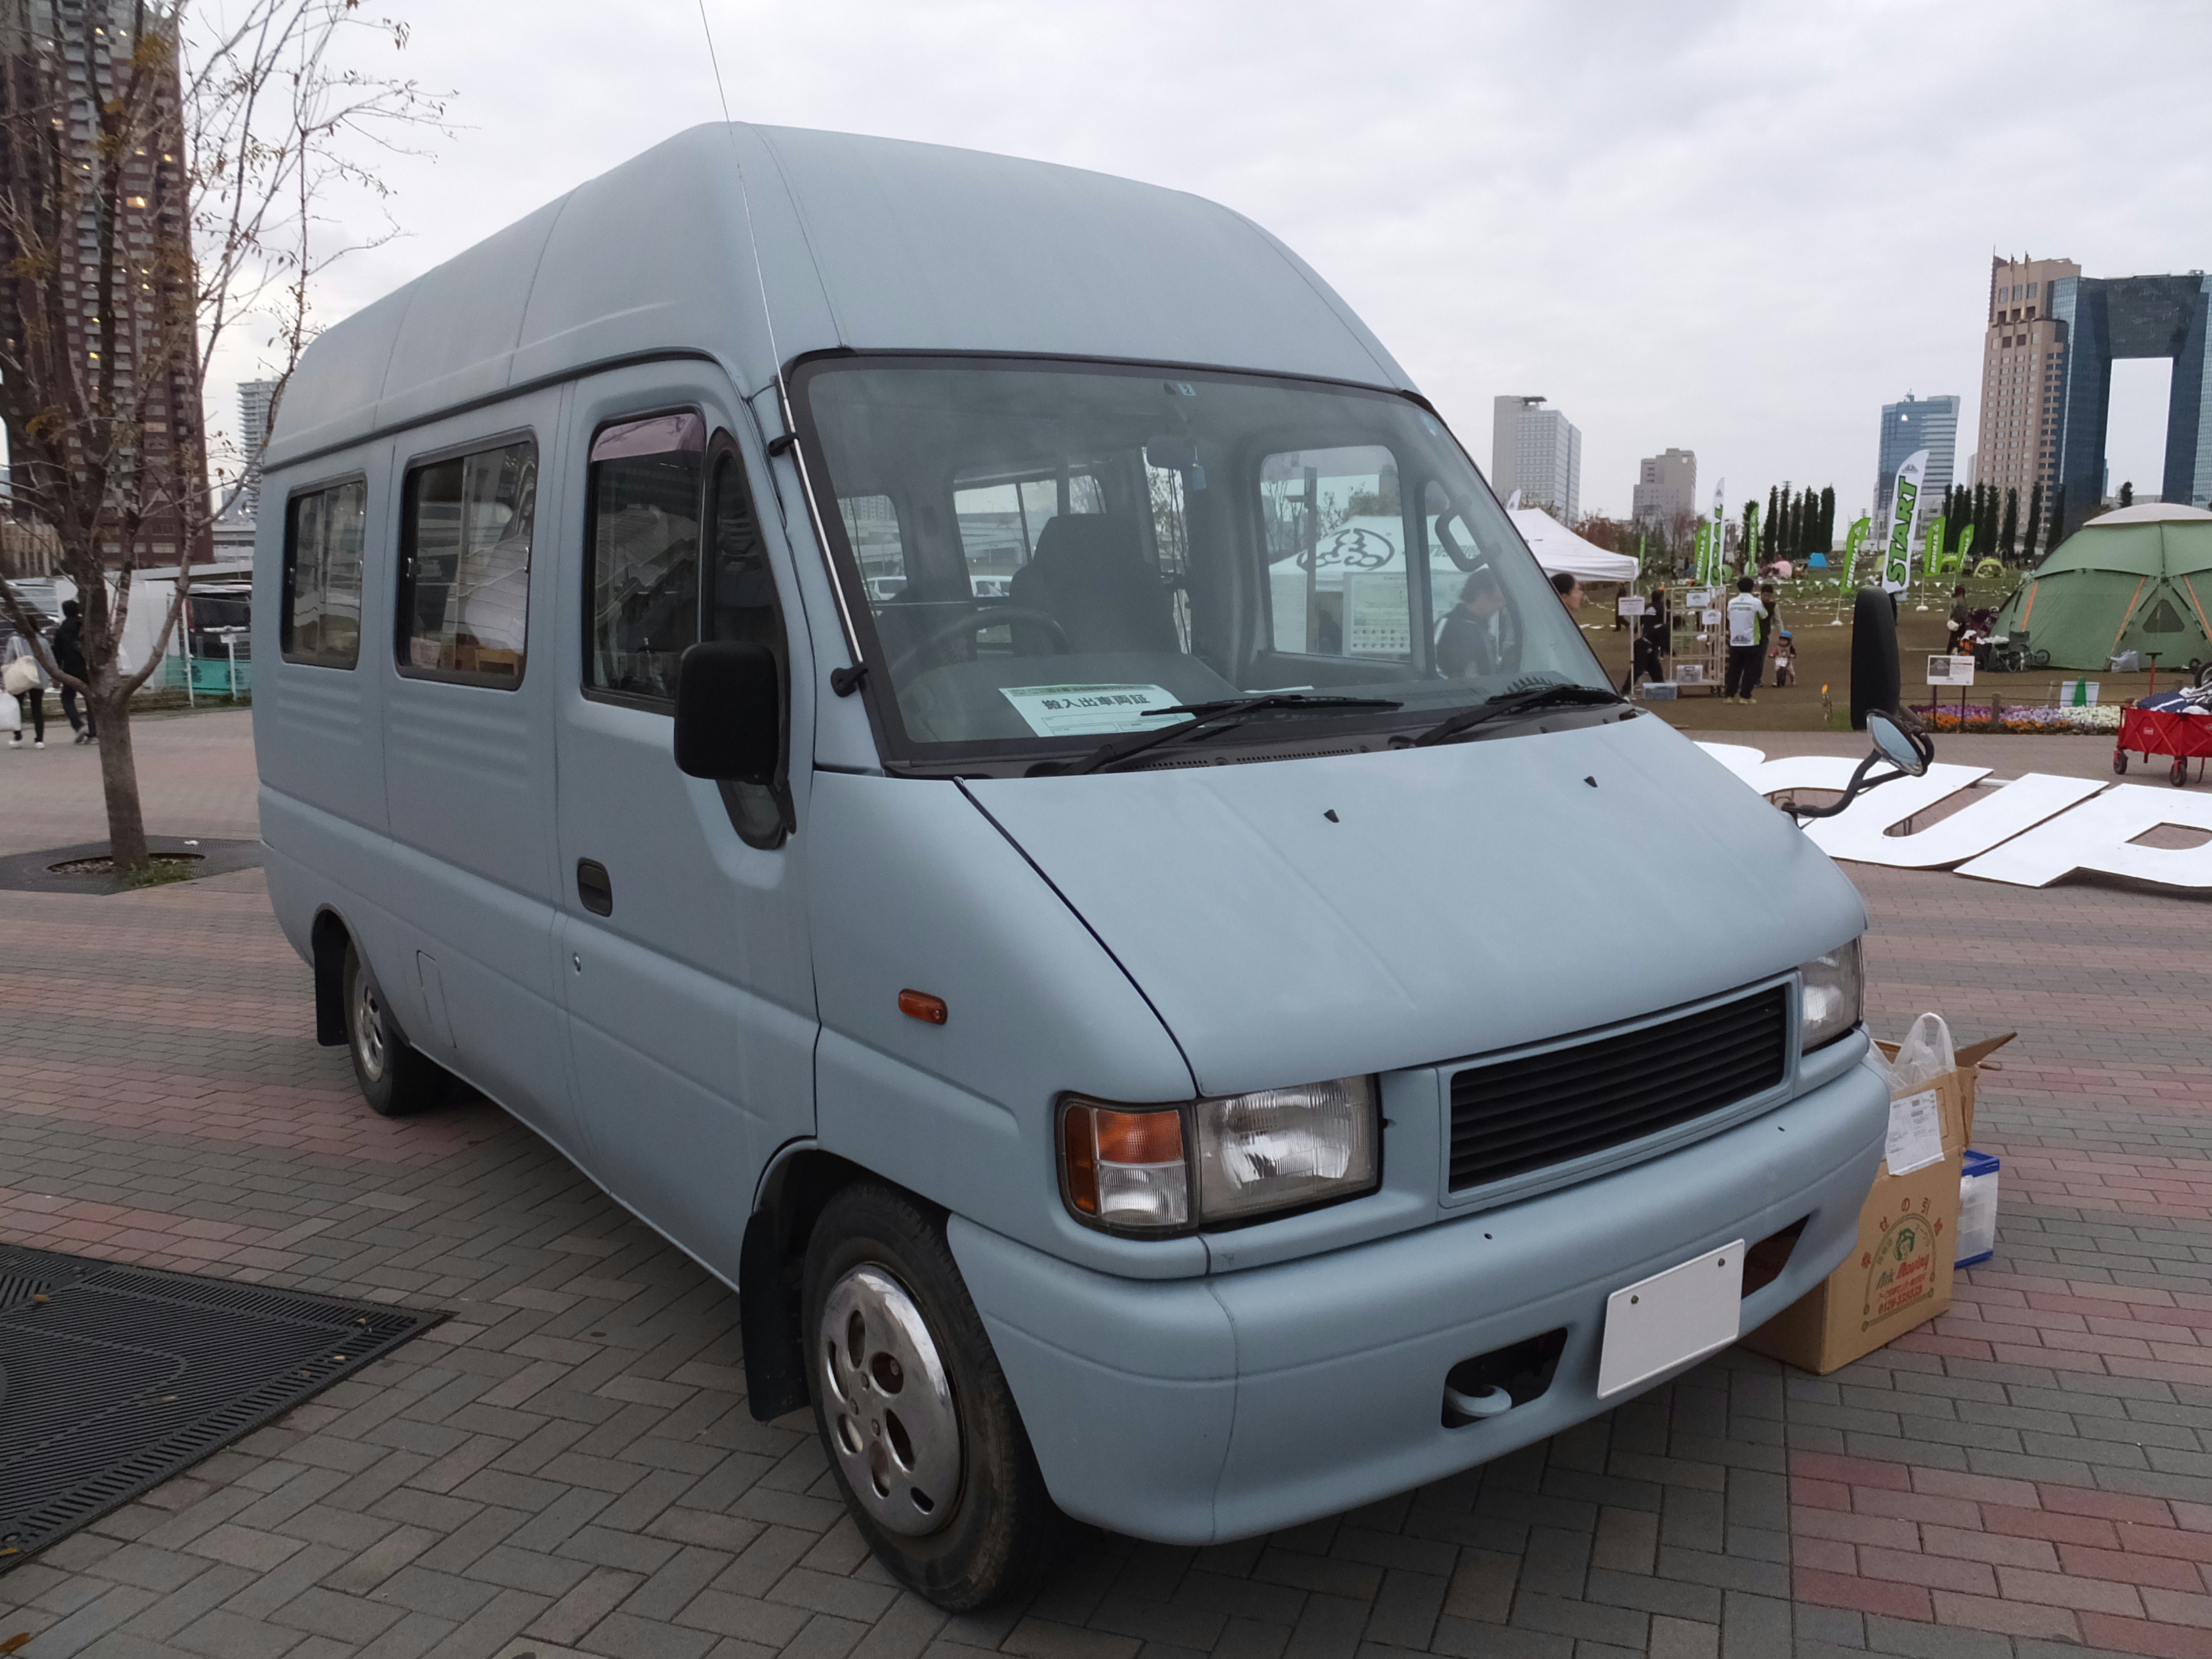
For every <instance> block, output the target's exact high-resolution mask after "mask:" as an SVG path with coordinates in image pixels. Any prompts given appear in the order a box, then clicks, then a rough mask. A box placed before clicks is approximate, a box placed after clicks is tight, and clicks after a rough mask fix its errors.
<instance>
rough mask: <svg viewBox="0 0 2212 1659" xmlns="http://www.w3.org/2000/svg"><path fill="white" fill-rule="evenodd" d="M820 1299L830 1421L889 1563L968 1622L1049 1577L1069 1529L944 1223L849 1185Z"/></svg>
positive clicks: (815, 1286) (820, 1374)
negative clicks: (974, 1612)
mask: <svg viewBox="0 0 2212 1659" xmlns="http://www.w3.org/2000/svg"><path fill="white" fill-rule="evenodd" d="M804 1305H805V1315H804V1318H803V1322H802V1323H801V1327H800V1328H801V1330H802V1331H803V1332H804V1333H805V1340H806V1342H807V1345H808V1354H809V1358H808V1361H807V1366H806V1373H807V1391H808V1393H809V1395H811V1398H812V1400H813V1402H814V1418H815V1422H816V1425H817V1427H818V1428H819V1430H820V1431H821V1435H822V1444H823V1449H824V1450H825V1451H826V1452H828V1454H829V1464H830V1467H831V1468H833V1469H834V1470H836V1475H837V1484H838V1485H839V1486H841V1487H842V1489H843V1491H844V1494H845V1503H846V1505H847V1507H848V1508H849V1509H850V1510H852V1513H853V1518H854V1522H855V1523H856V1524H857V1525H858V1526H859V1528H860V1534H861V1535H862V1536H863V1537H865V1538H866V1540H867V1541H868V1543H869V1546H870V1547H872V1549H873V1550H874V1551H875V1553H876V1556H877V1559H879V1560H880V1561H882V1562H883V1564H884V1565H885V1566H886V1567H888V1568H890V1571H891V1572H892V1573H893V1574H894V1575H896V1577H898V1578H899V1579H900V1581H901V1582H902V1583H906V1584H908V1585H910V1586H912V1587H913V1588H914V1589H916V1590H919V1591H920V1592H921V1594H922V1595H926V1596H927V1597H928V1598H929V1599H930V1600H931V1601H934V1602H935V1603H937V1605H938V1606H939V1607H944V1608H946V1609H947V1610H949V1611H951V1612H955V1613H960V1612H965V1611H968V1610H969V1609H971V1608H975V1607H984V1606H987V1605H988V1604H989V1603H991V1602H993V1601H1000V1600H1002V1599H1004V1598H1005V1597H1006V1596H1008V1595H1012V1594H1013V1593H1014V1592H1016V1591H1018V1590H1019V1589H1023V1588H1024V1587H1025V1586H1027V1585H1028V1584H1030V1583H1034V1582H1035V1581H1036V1578H1037V1577H1039V1576H1040V1575H1042V1572H1043V1571H1044V1570H1045V1568H1046V1567H1047V1566H1048V1565H1050V1564H1051V1561H1052V1559H1053V1557H1054V1554H1056V1553H1057V1552H1058V1548H1059V1546H1060V1540H1061V1538H1062V1537H1063V1536H1064V1534H1065V1533H1066V1528H1067V1522H1066V1518H1065V1517H1064V1516H1061V1515H1060V1511H1059V1510H1058V1509H1057V1508H1056V1507H1055V1506H1054V1504H1053V1501H1052V1498H1051V1497H1050V1496H1049V1495H1048V1493H1047V1492H1046V1491H1045V1486H1044V1477H1043V1475H1042V1474H1041V1473H1040V1472H1039V1470H1038V1468H1037V1463H1036V1455H1035V1454H1034V1453H1033V1452H1032V1451H1031V1450H1030V1441H1029V1435H1028V1433H1027V1432H1026V1431H1024V1429H1023V1427H1022V1420H1021V1415H1020V1413H1019V1412H1018V1410H1017V1409H1016V1407H1015V1405H1014V1398H1013V1395H1012V1391H1011V1390H1010V1389H1008V1388H1007V1386H1006V1376H1005V1374H1004V1373H1003V1372H1001V1371H1000V1369H999V1361H998V1357H997V1355H996V1354H994V1352H992V1350H991V1343H990V1339H989V1338H988V1336H987V1335H986V1334H985V1333H984V1330H983V1322H982V1320H981V1317H980V1316H978V1315H977V1313H976V1311H975V1303H974V1302H973V1301H972V1300H970V1299H969V1295H968V1287H967V1286H966V1285H965V1284H963V1282H962V1280H961V1278H960V1272H959V1269H958V1267H957V1266H956V1265H955V1264H954V1262H953V1260H952V1252H951V1249H950V1248H949V1247H948V1246H947V1245H946V1243H945V1231H944V1228H943V1227H942V1226H941V1225H939V1223H938V1222H937V1221H936V1219H935V1218H933V1217H932V1216H931V1215H929V1214H928V1213H927V1212H925V1211H924V1210H923V1209H922V1208H921V1206H920V1205H918V1204H916V1203H915V1201H914V1200H911V1199H909V1198H908V1197H906V1196H905V1195H903V1194H899V1193H896V1192H893V1191H891V1190H890V1188H885V1187H881V1186H878V1185H876V1184H874V1183H873V1182H862V1183H860V1185H857V1186H853V1187H848V1188H845V1189H844V1190H843V1191H842V1192H840V1193H839V1194H837V1195H836V1197H834V1198H832V1199H831V1200H829V1204H828V1205H827V1206H825V1207H824V1208H823V1212H822V1216H821V1218H820V1219H819V1220H818V1221H817V1222H816V1224H815V1227H814V1232H813V1236H812V1237H811V1240H810V1241H809V1243H808V1245H807V1250H806V1275H805V1304H804Z"/></svg>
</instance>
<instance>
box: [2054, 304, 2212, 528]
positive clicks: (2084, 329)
mask: <svg viewBox="0 0 2212 1659" xmlns="http://www.w3.org/2000/svg"><path fill="white" fill-rule="evenodd" d="M2070 269H2071V267H2069V270H2070ZM2051 289H2053V290H2055V291H2054V292H2052V294H2051V299H2050V308H2051V316H2052V317H2053V318H2054V319H2056V320H2057V331H2058V339H2059V340H2060V342H2061V343H2063V347H2064V349H2063V353H2061V354H2060V355H2059V356H2057V359H2056V360H2055V361H2054V362H2051V363H2050V364H2049V366H2048V367H2049V372H2050V373H2051V374H2052V375H2053V376H2054V377H2055V382H2056V383H2055V384H2053V385H2050V386H2049V387H2048V390H2047V392H2046V394H2045V402H2046V404H2049V405H2055V410H2054V411H2053V412H2055V414H2056V416H2057V432H2056V434H2055V435H2054V436H2055V439H2056V442H2055V444H2054V446H2053V459H2054V460H2055V462H2056V470H2057V488H2058V489H2060V490H2063V494H2064V497H2065V503H2066V524H2065V526H2064V528H2065V529H2066V530H2072V529H2075V528H2078V527H2079V526H2080V525H2081V521H2082V520H2084V519H2086V518H2089V517H2091V516H2092V515H2093V514H2094V513H2096V511H2097V508H2098V504H2099V503H2100V501H2102V500H2103V499H2104V498H2105V496H2106V491H2107V489H2108V488H2109V486H2110V484H2111V478H2110V476H2109V474H2110V469H2109V466H2108V465H2107V462H2106V455H2105V434H2106V422H2107V421H2108V420H2109V419H2110V417H2111V413H2112V364H2113V362H2115V361H2116V360H2118V359H2120V358H2123V357H2165V358H2167V359H2170V360H2171V361H2172V364H2173V379H2172V386H2171V389H2170V390H2169V391H2168V392H2167V394H2166V467H2165V471H2164V474H2163V476H2162V477H2160V480H2159V483H2158V485H2157V491H2158V499H2159V500H2160V501H2173V502H2177V503H2181V504H2185V505H2186V506H2190V507H2212V276H2206V275H2205V273H2204V272H2203V271H2201V270H2192V271H2189V272H2186V273H2185V274H2184V275H2181V276H2070V275H2069V276H2062V277H2060V278H2059V279H2058V280H2057V282H2056V283H2052V284H2051ZM2046 418H2047V417H2046ZM2135 483H2136V500H2137V501H2142V500H2145V499H2147V498H2148V497H2149V495H2150V494H2151V486H2150V483H2149V481H2148V479H2142V478H2138V479H2136V480H2135ZM2044 494H2045V497H2046V503H2045V505H2046V508H2047V507H2048V500H2047V498H2048V497H2049V496H2050V495H2051V494H2052V485H2051V483H2050V482H2049V481H2048V480H2047V479H2046V481H2045V487H2044ZM2024 500H2025V497H2023V501H2024ZM2023 510H2025V508H2024V507H2023ZM2059 533H2061V534H2063V531H2062V532H2059ZM2057 539H2058V537H2057V535H2056V534H2054V535H2053V536H2052V537H2051V541H2052V542H2054V543H2055V542H2056V541H2057Z"/></svg>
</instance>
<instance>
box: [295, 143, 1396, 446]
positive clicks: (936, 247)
mask: <svg viewBox="0 0 2212 1659" xmlns="http://www.w3.org/2000/svg"><path fill="white" fill-rule="evenodd" d="M741 177H742V184H741V182H740V180H741ZM756 250H757V253H758V259H757V263H756V259H755V251H756ZM839 347H846V348H851V349H857V350H929V351H998V352H1024V353H1036V354H1039V355H1044V356H1079V357H1104V358H1123V359H1134V360H1137V361H1140V362H1163V363H1180V364H1188V365H1191V366H1194V367H1199V366H1211V367H1216V368H1243V369H1254V370H1259V371H1262V372H1270V373H1277V374H1306V375H1315V376H1319V377H1322V378H1325V379H1329V380H1349V381H1353V382H1358V383H1360V384H1364V385H1369V386H1395V387H1403V388H1406V389H1407V390H1411V389H1413V382H1412V381H1411V380H1409V379H1408V378H1407V374H1406V373H1405V371H1404V370H1403V369H1402V368H1400V367H1399V366H1398V364H1397V363H1396V362H1395V361H1394V360H1393V359H1392V358H1391V356H1390V355H1389V352H1387V351H1385V350H1384V349H1383V345H1382V343H1381V342H1379V341H1378V340H1376V337H1374V335H1373V334H1371V333H1370V332H1369V331H1368V329H1367V327H1366V325H1364V324H1363V323H1362V322H1361V321H1360V320H1359V319H1358V317H1356V316H1355V315H1353V314H1352V309H1351V307H1348V306H1347V305H1346V304H1345V303H1344V301H1342V300H1341V299H1340V298H1338V297H1337V295H1336V294H1335V292H1334V290H1333V289H1330V288H1329V286H1328V283H1324V282H1322V279H1321V278H1320V277H1319V276H1316V275H1315V273H1314V272H1313V271H1312V270H1310V268H1309V267H1308V266H1307V265H1306V264H1305V263H1304V261H1303V260H1302V259H1300V258H1298V257H1297V255H1296V254H1295V253H1292V252H1291V251H1290V250H1289V249H1288V248H1286V247H1285V246H1283V245H1282V243H1280V242H1279V241H1277V240H1275V239H1274V238H1273V236H1271V235H1269V234H1267V232H1266V231H1264V230H1262V229H1261V228H1259V227H1258V226H1257V225H1255V224H1254V223H1253V222H1251V221H1250V220H1249V219H1246V218H1244V217H1243V216H1242V215H1240V214H1237V213H1233V212H1231V211H1230V210H1228V209H1227V208H1225V207H1221V206H1219V205H1218V204H1215V203H1212V202H1209V201H1206V200H1205V199H1203V198H1202V197H1196V196H1192V195H1188V194H1187V193H1185V192H1183V191H1172V190H1163V189H1160V188H1159V187H1158V186H1156V185H1142V184H1137V183H1134V182H1133V181H1131V180H1129V179H1117V178H1114V177H1112V176H1111V175H1109V174H1106V173H1088V172H1085V171H1083V170H1081V169H1079V168H1076V167H1056V166H1053V165H1050V164H1048V163H1046V162H1042V161H1020V160H1017V159H1015V158H1012V157H1010V156H1004V155H987V154H984V153H983V152H981V151H977V150H966V149H949V148H947V147H945V146H943V145H939V144H917V143H905V142H902V141H901V140H896V139H890V138H863V137H854V136H852V135H850V134H846V133H836V132H815V131H806V130H805V129H801V128H794V127H760V126H750V125H739V124H732V125H706V126H698V127H693V128H692V129H690V131H686V132H682V133H678V135H677V136H676V137H672V138H671V139H669V140H667V141H666V142H665V143H661V144H659V145H656V146H655V147H654V148H653V149H649V150H647V151H646V152H645V153H644V154H643V155H640V156H637V157H636V158H635V159H634V160H632V161H625V162H624V163H623V165H622V166H620V167H617V168H615V169H614V170H613V171H612V172H610V173H603V174H601V175H600V176H599V178H597V179H592V180H591V181H590V182H589V183H587V184H584V185H579V186H578V187H577V188H576V189H574V190H573V191H569V192H568V194H567V195H566V196H563V197H561V198H560V199H559V200H557V201H555V202H551V203H549V204H546V205H545V206H544V207H542V208H539V209H538V210H537V211H536V212H535V213H532V214H531V215H529V216H527V217H526V218H523V219H521V220H520V221H518V222H515V223H514V224H512V225H510V226H508V227H507V228H506V229H504V230H501V231H499V232H497V233H496V234H494V235H491V236H489V237H487V238H485V240H483V241H481V242H479V243H477V245H476V246H474V247H472V248H470V249H469V250H468V251H467V252H464V253H462V254H459V255H458V256H457V257H455V258H452V259H449V260H447V262H446V263H445V264H442V265H440V266H438V267H437V268H436V269H435V270H430V271H428V272H426V273H425V274H423V275H422V276H419V277H417V278H416V280H415V281H413V282H411V283H408V284H407V285H406V286H405V287H404V288H402V289H398V290H397V291H396V292H394V293H392V294H389V295H386V296H385V297H384V298H383V299H381V300H379V301H376V302H375V303H374V304H373V305H370V306H368V307H365V308H364V309H362V311H360V312H359V313H356V314H355V315H354V316H352V317H349V318H348V319H346V320H345V321H343V322H342V323H339V324H337V325H335V326H333V327H331V329H329V330H328V331H325V333H324V334H323V335H322V336H321V337H319V338H318V339H317V340H316V341H315V343H313V345H312V346H311V347H309V348H308V349H307V353H306V355H305V356H303V357H302V358H301V362H300V365H299V367H298V368H297V369H296V370H295V372H294V374H293V376H292V379H291V381H290V383H289V385H288V386H286V387H285V389H284V392H283V398H282V400H281V401H280V403H279V404H278V407H277V410H276V426H275V430H274V432H273V434H272V435H271V437H270V446H269V453H268V456H267V459H266V465H267V466H268V467H269V468H270V469H271V470H273V469H275V468H277V467H281V466H283V465H288V464H289V463H291V462H294V461H296V460H300V459H305V458H307V456H310V455H313V454H316V453H320V452H322V451H325V450H327V449H331V448H335V447H339V446H343V445H346V444H350V443H355V442H358V441H361V440H362V439H364V438H367V437H368V436H370V435H372V434H374V433H377V432H381V431H390V430H394V429H397V428H402V427H405V426H408V425H410V424H412V423H414V422H419V421H422V420H425V419H428V418H431V417H434V416H437V415H440V414H442V413H445V412H447V411H449V410H457V409H461V408H465V407H467V406H468V405H470V404H476V403H479V402H483V401H485V400H487V399H489V398H496V397H498V396H499V395H500V394H501V393H502V392H507V391H511V390H515V389H519V388H520V387H523V386H530V385H533V384H538V383H541V382H544V381H546V380H558V379H561V378H562V377H564V376H567V375H570V374H576V373H578V372H580V371H581V370H585V369H588V368H592V367H594V366H598V365H605V364H611V363H615V362H623V361H624V360H633V359H636V358H640V357H644V356H660V355H665V354H667V353H670V352H678V351H688V352H697V353H702V354H704V355H707V356H712V357H714V358H716V359H718V360H719V361H720V362H722V363H724V364H725V365H726V367H727V368H729V370H730V372H731V373H732V375H733V376H735V377H736V379H737V380H738V383H739V385H740V386H742V387H743V388H744V390H745V391H746V392H754V391H757V390H758V389H759V388H761V387H762V386H766V385H768V384H769V382H770V381H771V380H773V379H774V377H775V369H776V367H777V365H778V364H779V363H788V362H790V361H791V360H792V359H793V358H795V357H799V356H803V355H804V354H805V353H808V352H813V351H821V350H825V349H835V348H839Z"/></svg>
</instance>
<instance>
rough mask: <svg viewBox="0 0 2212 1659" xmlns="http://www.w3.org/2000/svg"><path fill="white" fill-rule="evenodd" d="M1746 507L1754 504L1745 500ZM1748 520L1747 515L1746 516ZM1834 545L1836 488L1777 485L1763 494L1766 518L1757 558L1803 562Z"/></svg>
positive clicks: (1762, 526)
mask: <svg viewBox="0 0 2212 1659" xmlns="http://www.w3.org/2000/svg"><path fill="white" fill-rule="evenodd" d="M1744 505H1745V506H1746V507H1751V506H1753V505H1755V503H1753V502H1749V501H1747V502H1746V503H1744ZM1745 516H1746V517H1748V516H1749V514H1748V513H1747V514H1746V515H1745ZM1835 544H1836V489H1835V486H1834V485H1833V484H1831V485H1829V486H1828V487H1827V488H1826V489H1821V490H1818V491H1815V490H1814V489H1810V488H1809V487H1808V488H1807V489H1803V490H1796V491H1793V490H1790V489H1786V488H1785V487H1784V486H1783V485H1780V484H1777V485H1776V486H1775V487H1774V488H1773V489H1770V490H1768V491H1767V492H1766V517H1765V519H1763V520H1760V522H1759V559H1760V561H1761V562H1765V561H1766V560H1768V559H1802V558H1803V557H1805V556H1807V555H1808V554H1811V553H1826V551H1827V550H1829V549H1830V548H1832V547H1833V546H1834V545H1835Z"/></svg>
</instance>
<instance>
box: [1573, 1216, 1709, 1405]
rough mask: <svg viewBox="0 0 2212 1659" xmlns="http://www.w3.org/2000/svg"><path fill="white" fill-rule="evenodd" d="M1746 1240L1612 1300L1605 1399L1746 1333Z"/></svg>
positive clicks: (1603, 1374) (1603, 1362)
mask: <svg viewBox="0 0 2212 1659" xmlns="http://www.w3.org/2000/svg"><path fill="white" fill-rule="evenodd" d="M1742 1328H1743V1241H1742V1240H1741V1239H1740V1238H1739V1239H1737V1240H1736V1241H1735V1243H1733V1244H1723V1245H1722V1246H1721V1247H1720V1249H1717V1250H1708V1251H1707V1252H1706V1253H1705V1255H1701V1256H1699V1257H1698V1258H1697V1259H1696V1260H1695V1261H1685V1262H1684V1263H1682V1265H1681V1266H1680V1267H1669V1268H1668V1269H1667V1271H1666V1272H1665V1273H1654V1274H1652V1275H1651V1277H1650V1278H1649V1279H1643V1280H1641V1281H1639V1282H1638V1283H1637V1284H1634V1285H1629V1286H1628V1287H1627V1288H1626V1289H1625V1290H1619V1291H1614V1292H1613V1294H1612V1295H1611V1296H1609V1297H1607V1298H1606V1304H1605V1346H1604V1348H1603V1349H1602V1350H1601V1352H1600V1354H1599V1357H1598V1362H1597V1397H1598V1398H1599V1399H1601V1400H1603V1399H1605V1398H1607V1396H1608V1395H1616V1394H1619V1393H1620V1391H1621V1390H1622V1389H1632V1388H1634V1387H1635V1386H1636V1385H1637V1384H1638V1383H1644V1382H1649V1381H1650V1379H1651V1378H1653V1377H1655V1376H1658V1375H1659V1374H1660V1373H1661V1372H1662V1371H1670V1370H1674V1368H1675V1367H1676V1366H1678V1365H1686V1364H1689V1363H1690V1361H1692V1360H1693V1359H1703V1358H1705V1356H1706V1355H1707V1354H1709V1353H1718V1352H1720V1351H1721V1350H1722V1349H1723V1348H1725V1347H1726V1346H1728V1345H1729V1343H1731V1342H1733V1341H1735V1340H1736V1338H1737V1337H1738V1336H1739V1335H1741V1334H1742Z"/></svg>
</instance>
